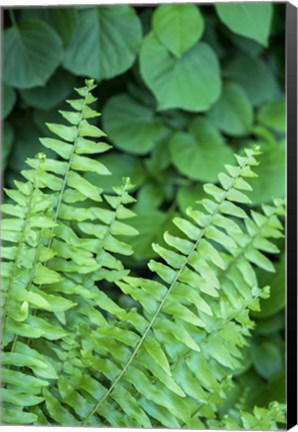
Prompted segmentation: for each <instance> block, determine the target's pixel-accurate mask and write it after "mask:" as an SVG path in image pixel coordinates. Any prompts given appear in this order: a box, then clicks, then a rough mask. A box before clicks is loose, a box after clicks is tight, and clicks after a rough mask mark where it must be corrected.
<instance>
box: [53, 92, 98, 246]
mask: <svg viewBox="0 0 298 432" xmlns="http://www.w3.org/2000/svg"><path fill="white" fill-rule="evenodd" d="M89 93H90V91H89V89H88V92H87V93H86V95H85V98H84V102H83V106H82V110H81V116H80V120H79V123H78V125H77V135H76V137H75V139H74V142H73V146H72V151H71V155H70V157H69V163H68V167H67V170H66V173H65V175H64V179H63V184H62V187H61V190H60V193H59V198H58V202H57V205H56V211H55V215H54V222H57V219H58V217H59V213H60V207H61V203H62V199H63V195H64V192H65V189H66V183H67V180H68V174H69V172H70V169H71V164H72V160H73V157H74V154H75V150H76V145H77V141H78V138H79V128H80V124H81V121H82V120H83V111H84V108H85V106H86V103H87V98H88V95H89ZM54 232H55V227H53V228H52V233H54ZM52 240H53V236H51V238H50V241H49V245H48V247H51V244H52Z"/></svg>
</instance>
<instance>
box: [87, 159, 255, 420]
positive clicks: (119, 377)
mask: <svg viewBox="0 0 298 432" xmlns="http://www.w3.org/2000/svg"><path fill="white" fill-rule="evenodd" d="M248 161H249V157H246V158H245V161H244V163H243V166H242V168H241V170H240V172H239V174H238V176H237V177H235V178H234V179H233V182H232V185H231V187H230V188H229V189H228V190H227V191H225V194H224V196H223V197H222V199H221V201H220V202H219V203H218V205H217V207H216V209H215V210H214V212H213V214H212V215H211V218H210V222H209V224H208V225H206V226H205V227H204V229H203V230H202V231H201V233H200V236H199V238H198V239H197V240H196V242H195V243H194V245H193V247H192V249H191V251H190V252H189V254H188V255H187V256H186V257H185V260H184V263H183V264H182V266H181V268H180V269H179V270H178V271H177V273H176V275H175V278H174V280H173V282H172V283H171V285H170V287H169V289H168V290H167V292H166V294H165V296H164V298H163V299H162V301H161V303H160V305H159V307H158V308H157V310H156V312H155V313H154V315H153V317H152V319H151V321H150V323H149V325H148V327H147V328H146V330H145V332H144V334H143V336H142V338H141V339H140V340H139V342H138V344H137V345H136V347H135V349H134V351H133V352H132V354H131V356H130V358H129V360H128V361H127V363H126V364H125V366H124V368H123V369H122V371H121V372H120V374H119V375H118V376H117V377H116V379H115V380H114V382H113V383H112V385H111V386H110V388H109V389H108V390H107V392H106V393H105V395H104V396H103V397H102V398H101V399H100V401H99V402H98V403H97V404H96V406H95V407H94V409H93V410H92V411H91V412H90V413H89V414H88V416H87V417H86V418H85V421H88V420H89V418H90V417H92V416H93V414H95V413H96V411H97V410H98V409H99V408H100V406H101V405H102V404H103V403H104V402H105V400H106V399H107V398H108V397H109V395H110V394H111V392H112V391H113V390H114V388H115V387H116V386H117V384H118V382H119V381H120V380H121V378H122V377H123V375H124V374H125V373H126V371H127V369H128V368H129V366H130V364H131V363H132V361H133V360H134V358H135V357H136V355H137V353H138V351H139V349H140V348H141V346H142V344H143V342H144V340H145V338H146V337H147V335H148V333H149V331H150V330H151V328H152V326H153V325H154V323H155V321H156V318H157V317H158V315H159V314H160V312H161V310H162V308H163V307H164V305H165V302H166V301H167V299H168V297H169V295H170V294H171V292H172V289H173V288H174V286H175V285H176V283H177V281H178V279H179V277H180V275H181V273H182V272H183V270H184V269H185V267H186V265H187V264H188V262H189V260H190V258H191V256H192V254H193V252H194V251H195V250H196V248H197V246H198V244H199V242H200V241H201V239H202V238H203V236H204V234H205V231H206V229H207V228H208V226H209V225H210V224H211V222H212V220H213V219H214V218H215V216H216V215H217V213H218V212H219V210H220V207H221V205H222V204H223V202H224V201H225V200H226V198H227V196H228V194H229V191H230V189H231V188H232V187H233V185H234V183H235V182H236V180H237V179H238V178H239V177H240V175H241V173H242V170H243V168H244V167H245V166H246V164H247V163H248ZM81 424H83V422H82V423H81Z"/></svg>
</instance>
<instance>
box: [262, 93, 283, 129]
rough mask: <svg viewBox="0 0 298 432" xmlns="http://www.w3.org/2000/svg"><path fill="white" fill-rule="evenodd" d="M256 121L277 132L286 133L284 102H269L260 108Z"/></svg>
mask: <svg viewBox="0 0 298 432" xmlns="http://www.w3.org/2000/svg"><path fill="white" fill-rule="evenodd" d="M258 121H259V122H260V123H261V124H263V125H265V126H267V127H270V128H272V129H274V130H276V131H278V132H285V131H286V107H285V101H284V100H283V101H276V102H271V103H269V104H266V105H264V106H262V108H261V109H260V111H259V112H258Z"/></svg>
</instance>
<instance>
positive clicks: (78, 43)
mask: <svg viewBox="0 0 298 432" xmlns="http://www.w3.org/2000/svg"><path fill="white" fill-rule="evenodd" d="M90 29H92V32H90ZM141 38H142V32H141V23H140V21H139V19H138V17H137V14H136V12H135V10H134V9H133V8H132V7H130V6H126V5H125V6H124V5H121V6H120V5H117V6H113V7H102V6H101V7H97V8H95V7H92V8H89V9H85V10H80V11H79V20H78V25H77V27H76V30H75V33H74V35H73V38H72V40H71V43H70V45H69V47H68V48H67V50H66V53H65V57H64V61H63V65H64V67H65V68H66V69H68V70H69V71H71V72H72V73H74V74H75V75H84V76H86V75H87V76H90V77H94V78H96V79H97V80H99V81H101V80H103V79H108V78H113V77H114V76H116V75H119V74H121V73H123V72H124V71H126V70H127V69H128V68H129V67H130V66H131V65H132V63H133V62H134V60H135V57H136V54H137V52H138V49H139V46H140V43H141Z"/></svg>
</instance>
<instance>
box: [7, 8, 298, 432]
mask: <svg viewBox="0 0 298 432" xmlns="http://www.w3.org/2000/svg"><path fill="white" fill-rule="evenodd" d="M236 1H237V2H238V3H239V0H230V1H229V2H236ZM247 1H250V2H256V1H262V0H246V2H247ZM265 1H266V2H268V3H281V2H283V1H282V0H272V1H267V0H265ZM160 3H198V4H199V3H202V4H204V3H211V4H212V3H215V1H213V0H203V1H202V2H200V1H193V0H160V1H158V0H100V1H99V0H88V1H87V2H86V3H84V2H82V0H60V1H57V0H47V1H40V0H31V1H26V2H24V1H22V0H0V7H1V8H3V7H5V6H9V7H16V6H21V7H31V6H45V7H47V6H64V5H66V6H76V5H82V4H84V5H109V4H130V5H133V4H135V5H144V4H148V5H152V4H160ZM216 3H227V1H225V0H217V1H216ZM289 3H291V4H293V5H294V6H296V7H297V8H298V0H291V1H290V2H289ZM0 427H1V432H50V430H55V431H59V432H70V431H73V432H75V431H86V432H100V431H112V432H129V431H130V430H144V429H135V428H103V427H97V428H93V427H90V428H84V427H61V426H3V425H0ZM163 430H164V431H165V432H177V431H180V430H181V431H183V432H193V431H194V429H166V428H163V429H153V428H152V429H148V431H150V432H151V431H152V432H160V431H163ZM200 431H201V432H211V431H212V429H200ZM291 431H293V432H298V425H297V426H295V427H293V428H292V429H291ZM217 432H220V430H218V431H217ZM234 432H243V430H240V431H234ZM247 432H249V431H247Z"/></svg>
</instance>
